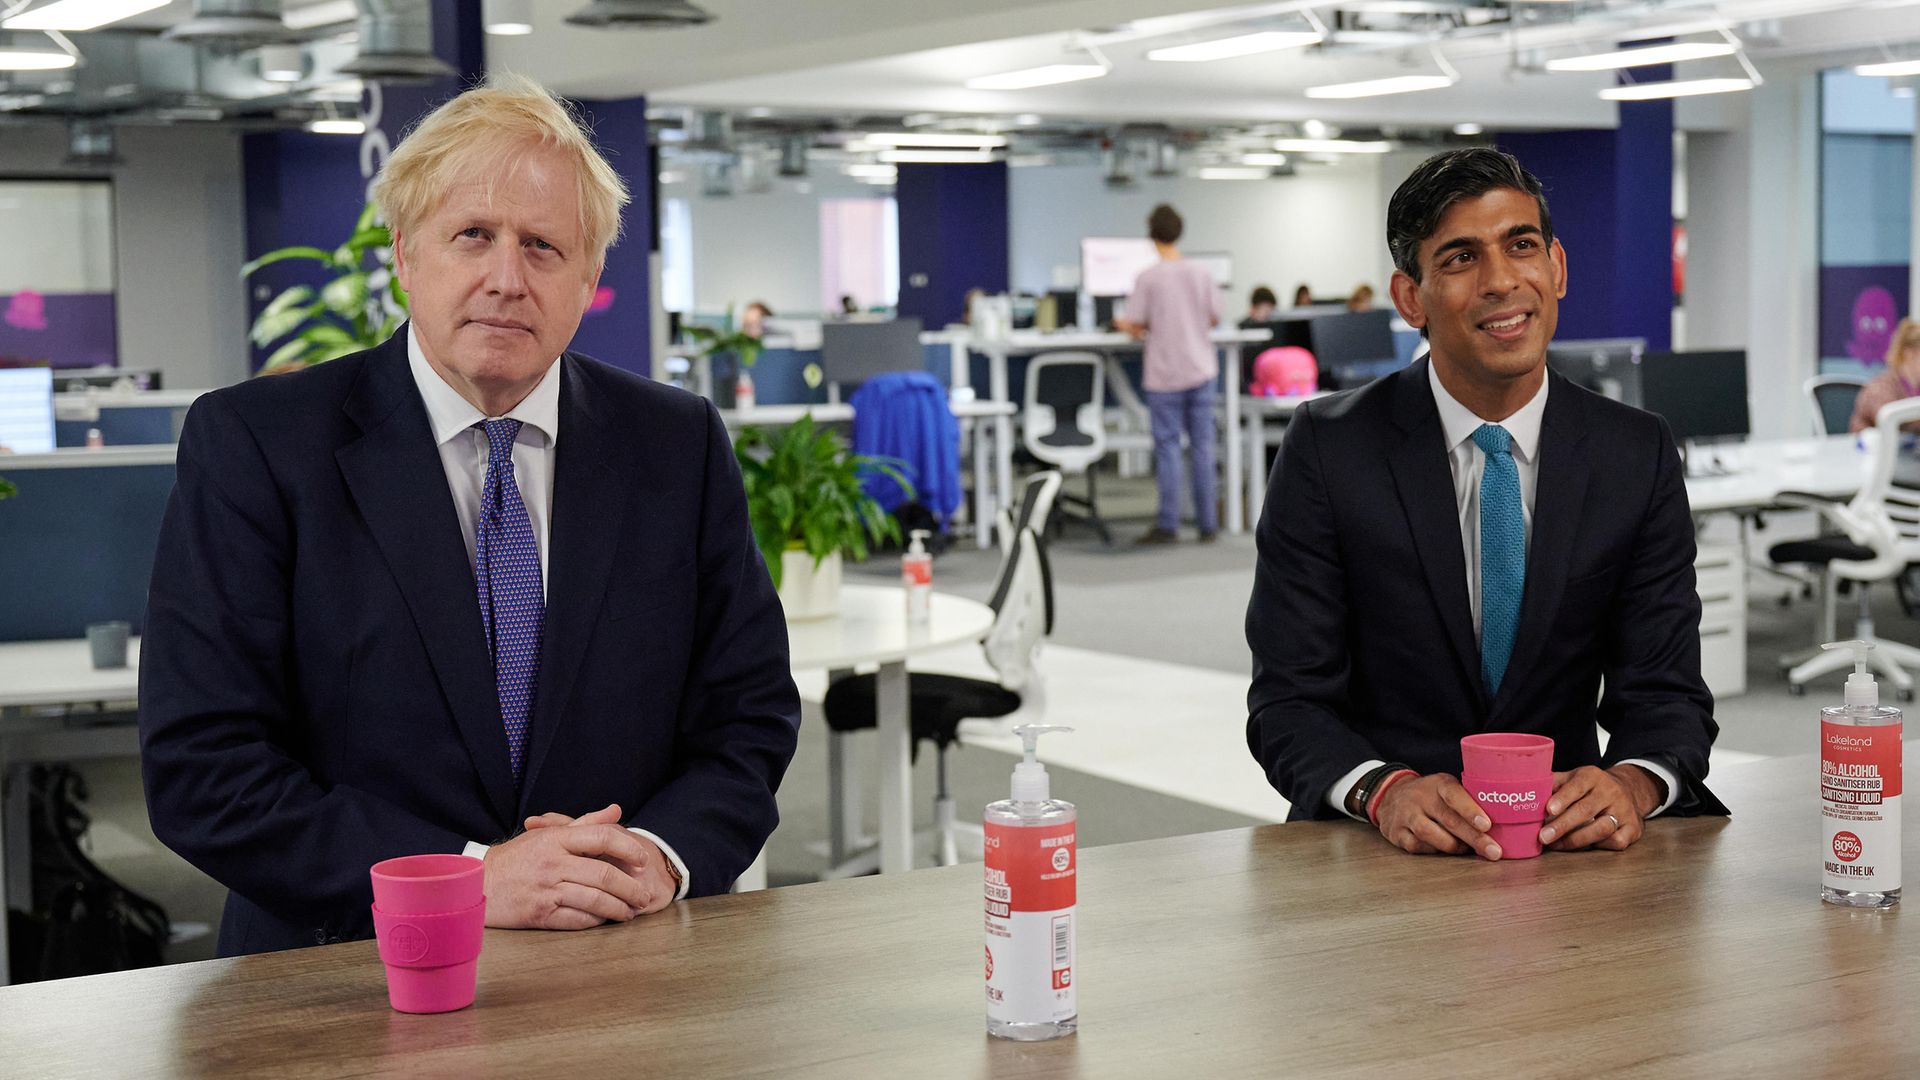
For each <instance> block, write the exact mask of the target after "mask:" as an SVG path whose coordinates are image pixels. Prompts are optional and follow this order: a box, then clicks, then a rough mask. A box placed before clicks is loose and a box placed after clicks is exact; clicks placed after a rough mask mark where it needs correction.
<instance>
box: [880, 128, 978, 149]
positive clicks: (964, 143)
mask: <svg viewBox="0 0 1920 1080" xmlns="http://www.w3.org/2000/svg"><path fill="white" fill-rule="evenodd" d="M859 141H861V142H864V143H866V144H867V145H869V146H944V147H961V148H964V149H969V150H986V149H990V148H992V147H996V146H1005V145H1007V140H1006V137H1005V136H1001V135H950V134H946V133H941V132H928V133H926V134H916V133H914V132H911V131H876V132H872V133H870V134H866V135H862V136H861V137H860V140H859Z"/></svg>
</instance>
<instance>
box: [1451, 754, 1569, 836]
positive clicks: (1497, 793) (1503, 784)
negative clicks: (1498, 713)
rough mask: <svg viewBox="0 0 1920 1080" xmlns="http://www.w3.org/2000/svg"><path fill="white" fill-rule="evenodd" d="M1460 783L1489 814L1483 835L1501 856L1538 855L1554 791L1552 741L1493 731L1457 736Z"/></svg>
mask: <svg viewBox="0 0 1920 1080" xmlns="http://www.w3.org/2000/svg"><path fill="white" fill-rule="evenodd" d="M1460 761H1461V769H1460V784H1461V786H1463V787H1465V788H1466V789H1467V794H1469V795H1471V796H1473V798H1474V801H1475V802H1478V803H1479V804H1480V807H1481V809H1483V810H1485V811H1486V812H1487V818H1488V820H1490V821H1492V822H1493V828H1492V829H1490V830H1489V831H1488V833H1487V835H1489V836H1491V837H1493V841H1494V843H1496V844H1499V845H1500V857H1501V858H1503V859H1531V858H1533V857H1535V856H1537V855H1539V854H1540V827H1541V826H1542V825H1544V824H1546V820H1547V800H1548V799H1549V798H1551V797H1552V795H1553V740H1552V739H1549V738H1547V737H1546V736H1545V735H1521V734H1518V733H1516V732H1504V731H1495V732H1488V733H1486V734H1483V735H1468V736H1467V737H1465V738H1463V739H1461V740H1460Z"/></svg>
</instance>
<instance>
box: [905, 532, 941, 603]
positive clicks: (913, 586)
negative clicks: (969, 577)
mask: <svg viewBox="0 0 1920 1080" xmlns="http://www.w3.org/2000/svg"><path fill="white" fill-rule="evenodd" d="M931 536H933V534H932V533H930V532H928V531H927V530H925V529H915V530H913V534H912V537H913V540H912V544H911V545H910V546H909V547H908V548H907V551H906V553H905V554H904V555H901V556H900V585H901V587H902V588H904V589H906V591H907V621H908V622H910V623H914V624H916V625H924V624H925V623H926V622H927V621H928V620H930V619H932V618H933V556H932V555H931V554H930V553H929V552H928V551H927V540H928V538H930V537H931Z"/></svg>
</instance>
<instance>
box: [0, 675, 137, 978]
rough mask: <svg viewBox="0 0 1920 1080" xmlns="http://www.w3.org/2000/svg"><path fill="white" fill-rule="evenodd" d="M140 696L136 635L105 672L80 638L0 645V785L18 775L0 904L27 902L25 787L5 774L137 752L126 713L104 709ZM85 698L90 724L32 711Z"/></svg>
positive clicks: (0, 863)
mask: <svg viewBox="0 0 1920 1080" xmlns="http://www.w3.org/2000/svg"><path fill="white" fill-rule="evenodd" d="M139 694H140V639H139V638H134V639H132V640H131V641H129V642H128V643H127V666H126V667H124V668H116V669H113V670H109V671H96V670H94V667H93V655H92V653H91V651H90V650H89V649H88V647H87V642H86V639H84V638H80V639H75V640H70V641H20V642H9V643H6V644H0V783H4V782H5V781H6V780H9V779H16V780H17V782H15V783H13V784H12V785H11V790H10V791H8V792H7V793H6V796H5V798H0V903H11V904H12V905H14V906H18V907H22V908H30V907H32V897H31V895H30V894H29V883H28V881H27V874H26V870H27V867H28V865H29V864H28V862H27V854H28V852H27V845H26V839H27V836H28V832H27V790H26V787H27V785H26V783H25V778H24V776H23V777H19V778H14V777H13V776H12V773H13V771H14V767H15V766H16V765H25V764H29V763H32V762H35V761H72V760H78V759H85V758H96V757H124V756H127V755H131V754H137V753H139V749H140V737H139V732H138V730H137V729H136V728H135V726H134V724H133V719H134V713H133V711H132V710H131V709H122V710H118V711H108V710H107V709H105V708H104V706H106V705H108V704H114V703H121V702H132V701H133V700H134V699H135V698H137V697H139ZM92 703H99V704H100V705H102V706H103V708H102V711H101V712H100V713H99V714H95V715H89V716H86V717H84V718H83V719H87V720H93V721H97V722H96V723H92V724H87V725H80V726H76V725H75V724H74V723H73V722H72V720H71V719H70V718H68V717H65V716H59V715H47V716H37V715H34V714H33V713H32V711H31V710H35V709H40V708H45V707H49V706H59V705H80V704H92ZM15 894H18V895H15ZM8 970H9V969H8V954H7V936H6V935H5V934H0V986H5V985H6V984H7V973H8Z"/></svg>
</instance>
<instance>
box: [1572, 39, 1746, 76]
mask: <svg viewBox="0 0 1920 1080" xmlns="http://www.w3.org/2000/svg"><path fill="white" fill-rule="evenodd" d="M1736 51H1737V50H1736V49H1735V48H1734V46H1733V45H1732V44H1730V43H1728V42H1725V41H1676V42H1674V43H1673V44H1671V45H1646V46H1643V47H1640V48H1636V49H1617V50H1615V51H1613V52H1604V53H1593V54H1591V55H1588V56H1564V57H1561V58H1560V59H1558V60H1549V61H1547V70H1548V71H1617V70H1619V69H1620V68H1630V67H1645V66H1647V65H1649V64H1677V63H1679V62H1681V61H1683V60H1707V59H1711V58H1712V57H1716V56H1732V55H1733V54H1734V53H1735V52H1736Z"/></svg>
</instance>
